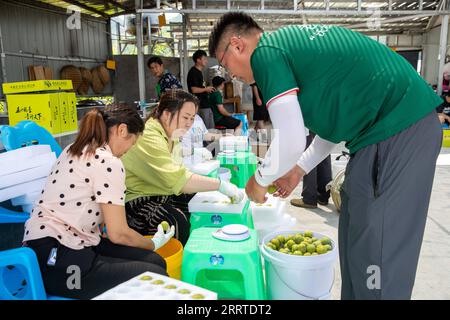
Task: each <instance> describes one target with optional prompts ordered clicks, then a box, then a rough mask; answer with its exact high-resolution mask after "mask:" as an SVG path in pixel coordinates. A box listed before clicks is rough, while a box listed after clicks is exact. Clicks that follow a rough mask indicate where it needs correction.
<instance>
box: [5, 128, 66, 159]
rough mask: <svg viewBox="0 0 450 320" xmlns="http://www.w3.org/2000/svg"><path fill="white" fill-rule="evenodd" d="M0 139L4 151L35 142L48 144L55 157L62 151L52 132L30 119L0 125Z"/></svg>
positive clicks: (34, 143)
mask: <svg viewBox="0 0 450 320" xmlns="http://www.w3.org/2000/svg"><path fill="white" fill-rule="evenodd" d="M0 139H1V141H2V143H3V145H4V146H5V149H6V151H10V150H15V149H19V148H22V147H26V146H31V145H36V144H48V145H50V148H51V149H52V151H53V152H55V153H56V157H59V155H60V154H61V152H62V149H61V147H60V146H59V144H58V142H56V140H55V138H53V136H52V134H51V133H50V132H48V131H47V129H45V128H44V127H41V126H40V125H38V124H37V123H36V122H33V121H30V120H24V121H20V122H19V123H18V124H17V125H16V126H14V127H13V126H6V125H4V126H0Z"/></svg>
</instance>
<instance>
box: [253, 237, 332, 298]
mask: <svg viewBox="0 0 450 320" xmlns="http://www.w3.org/2000/svg"><path fill="white" fill-rule="evenodd" d="M298 232H304V231H303V230H284V231H275V232H272V233H270V234H268V235H266V236H265V237H264V239H263V242H262V244H261V254H262V256H263V257H264V266H265V271H266V272H265V275H266V283H267V295H268V299H270V300H327V299H330V297H331V289H332V287H333V283H334V277H335V274H334V272H335V271H334V265H335V263H336V258H337V250H338V249H337V247H336V243H335V242H334V241H333V240H331V242H332V244H331V246H332V250H331V251H329V252H328V253H326V254H321V255H318V256H306V257H305V256H296V255H288V254H284V253H281V252H278V251H275V250H272V249H270V248H268V247H266V246H265V245H264V244H265V243H267V242H269V241H270V240H271V239H273V238H275V237H277V236H279V235H283V236H286V235H290V234H295V233H298ZM313 235H314V237H316V238H318V239H321V238H323V237H325V235H323V234H321V233H317V232H314V233H313Z"/></svg>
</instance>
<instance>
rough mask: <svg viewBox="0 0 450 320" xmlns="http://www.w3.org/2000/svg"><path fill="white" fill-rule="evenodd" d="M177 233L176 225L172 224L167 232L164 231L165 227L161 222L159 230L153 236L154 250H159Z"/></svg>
mask: <svg viewBox="0 0 450 320" xmlns="http://www.w3.org/2000/svg"><path fill="white" fill-rule="evenodd" d="M174 234H175V226H171V227H170V229H169V230H167V232H166V233H164V230H163V227H162V225H161V224H159V225H158V231H157V232H156V233H155V235H154V236H153V238H152V241H153V243H154V245H155V249H154V251H156V250H158V249H159V248H161V247H162V246H164V245H165V244H166V243H167V242H169V240H170V239H171V238H172V237H173V235H174Z"/></svg>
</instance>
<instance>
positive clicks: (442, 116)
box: [438, 113, 445, 124]
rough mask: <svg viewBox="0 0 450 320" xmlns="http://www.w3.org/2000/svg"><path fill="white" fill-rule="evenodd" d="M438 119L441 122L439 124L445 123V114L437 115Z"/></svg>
mask: <svg viewBox="0 0 450 320" xmlns="http://www.w3.org/2000/svg"><path fill="white" fill-rule="evenodd" d="M438 117H439V121H440V122H441V124H444V122H445V114H443V113H438Z"/></svg>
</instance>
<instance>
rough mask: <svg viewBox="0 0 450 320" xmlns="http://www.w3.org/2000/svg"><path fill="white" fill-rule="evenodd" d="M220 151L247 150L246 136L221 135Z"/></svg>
mask: <svg viewBox="0 0 450 320" xmlns="http://www.w3.org/2000/svg"><path fill="white" fill-rule="evenodd" d="M219 145H220V151H224V150H234V151H247V150H248V137H245V136H227V137H222V138H220V140H219Z"/></svg>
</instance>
